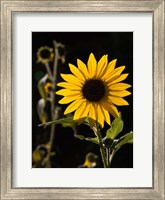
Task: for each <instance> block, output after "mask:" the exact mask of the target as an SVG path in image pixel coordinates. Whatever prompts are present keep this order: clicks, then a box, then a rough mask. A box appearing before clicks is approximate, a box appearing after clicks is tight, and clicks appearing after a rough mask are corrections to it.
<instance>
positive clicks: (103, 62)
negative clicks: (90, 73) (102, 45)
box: [96, 55, 108, 78]
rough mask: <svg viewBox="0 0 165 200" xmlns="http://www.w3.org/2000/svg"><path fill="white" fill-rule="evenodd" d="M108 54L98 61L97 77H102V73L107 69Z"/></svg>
mask: <svg viewBox="0 0 165 200" xmlns="http://www.w3.org/2000/svg"><path fill="white" fill-rule="evenodd" d="M107 63H108V55H104V56H102V57H101V59H100V60H99V62H98V66H97V75H96V78H100V77H102V74H103V73H104V71H105V70H107Z"/></svg>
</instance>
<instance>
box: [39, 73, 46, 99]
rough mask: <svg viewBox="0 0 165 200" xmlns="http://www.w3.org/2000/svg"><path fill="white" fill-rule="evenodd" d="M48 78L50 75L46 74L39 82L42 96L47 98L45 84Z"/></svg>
mask: <svg viewBox="0 0 165 200" xmlns="http://www.w3.org/2000/svg"><path fill="white" fill-rule="evenodd" d="M47 78H48V75H47V74H46V75H45V76H44V77H43V78H42V79H41V80H40V81H39V82H38V91H39V93H40V95H41V97H42V98H43V99H44V100H46V97H47V94H46V92H45V89H44V86H45V83H46V80H47Z"/></svg>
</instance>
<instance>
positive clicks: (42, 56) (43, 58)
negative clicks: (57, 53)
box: [37, 46, 54, 64]
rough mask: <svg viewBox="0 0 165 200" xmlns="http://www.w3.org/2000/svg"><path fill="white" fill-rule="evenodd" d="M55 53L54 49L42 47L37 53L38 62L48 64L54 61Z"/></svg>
mask: <svg viewBox="0 0 165 200" xmlns="http://www.w3.org/2000/svg"><path fill="white" fill-rule="evenodd" d="M53 58H54V53H53V49H52V48H50V47H47V46H44V47H40V48H39V49H38V51H37V59H38V60H37V62H41V63H42V64H46V63H48V62H51V61H53Z"/></svg>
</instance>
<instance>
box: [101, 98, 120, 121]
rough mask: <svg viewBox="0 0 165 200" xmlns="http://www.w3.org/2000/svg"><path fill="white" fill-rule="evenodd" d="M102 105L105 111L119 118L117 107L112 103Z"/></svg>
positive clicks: (102, 103)
mask: <svg viewBox="0 0 165 200" xmlns="http://www.w3.org/2000/svg"><path fill="white" fill-rule="evenodd" d="M101 105H102V106H103V107H104V109H105V110H107V111H109V112H110V113H111V115H113V116H114V117H115V118H116V117H119V112H118V110H117V108H116V106H114V105H113V104H112V103H110V102H108V100H107V101H103V102H101Z"/></svg>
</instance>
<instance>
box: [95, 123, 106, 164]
mask: <svg viewBox="0 0 165 200" xmlns="http://www.w3.org/2000/svg"><path fill="white" fill-rule="evenodd" d="M96 128H97V138H98V140H99V144H100V153H101V158H102V161H103V165H104V168H107V167H108V164H107V160H106V156H105V151H104V147H103V141H102V138H101V133H100V129H99V125H98V123H97V122H96Z"/></svg>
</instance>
